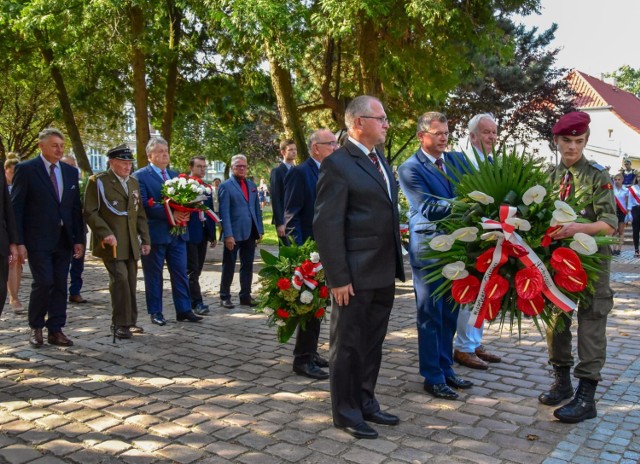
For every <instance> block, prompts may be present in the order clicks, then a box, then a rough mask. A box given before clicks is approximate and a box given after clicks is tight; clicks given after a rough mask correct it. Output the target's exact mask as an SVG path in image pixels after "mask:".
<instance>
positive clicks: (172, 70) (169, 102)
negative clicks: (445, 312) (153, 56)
mask: <svg viewBox="0 0 640 464" xmlns="http://www.w3.org/2000/svg"><path fill="white" fill-rule="evenodd" d="M167 10H168V11H169V18H170V21H169V53H170V54H171V55H170V56H171V58H170V59H169V62H168V69H167V88H166V89H165V94H164V113H163V115H162V128H161V131H162V136H163V137H164V138H165V140H166V141H167V143H168V144H169V145H171V133H172V129H173V120H174V117H175V112H176V91H177V88H178V63H179V61H178V60H179V58H180V53H179V46H180V39H181V38H182V18H183V14H182V11H181V10H180V9H179V8H177V7H176V4H175V1H174V0H167Z"/></svg>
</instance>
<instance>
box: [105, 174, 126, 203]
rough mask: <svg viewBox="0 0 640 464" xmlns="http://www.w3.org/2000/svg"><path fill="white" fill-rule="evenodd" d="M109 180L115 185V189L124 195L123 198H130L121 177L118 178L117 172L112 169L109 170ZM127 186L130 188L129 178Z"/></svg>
mask: <svg viewBox="0 0 640 464" xmlns="http://www.w3.org/2000/svg"><path fill="white" fill-rule="evenodd" d="M109 181H110V182H111V184H112V185H113V186H114V187H113V188H114V190H116V191H117V192H118V193H119V194H120V195H122V197H123V198H126V199H128V198H129V195H127V192H125V191H124V187H123V186H122V182H120V179H118V177H117V176H116V174H115V173H114V172H113V171H111V170H109ZM127 188H129V179H127Z"/></svg>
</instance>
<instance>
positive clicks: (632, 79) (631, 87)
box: [605, 64, 640, 96]
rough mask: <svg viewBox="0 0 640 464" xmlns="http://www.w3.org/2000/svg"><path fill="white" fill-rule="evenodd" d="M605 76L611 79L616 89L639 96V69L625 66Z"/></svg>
mask: <svg viewBox="0 0 640 464" xmlns="http://www.w3.org/2000/svg"><path fill="white" fill-rule="evenodd" d="M605 76H606V77H613V78H614V79H615V83H616V87H619V88H621V89H622V90H626V91H627V92H631V93H633V94H635V95H638V96H640V69H634V68H632V67H631V66H629V65H627V64H625V65H623V66H620V67H619V68H618V69H617V70H615V71H614V72H612V73H609V74H605Z"/></svg>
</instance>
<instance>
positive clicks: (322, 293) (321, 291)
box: [318, 285, 329, 298]
mask: <svg viewBox="0 0 640 464" xmlns="http://www.w3.org/2000/svg"><path fill="white" fill-rule="evenodd" d="M318 296H319V297H320V298H329V288H327V286H326V285H323V286H322V287H320V289H319V290H318Z"/></svg>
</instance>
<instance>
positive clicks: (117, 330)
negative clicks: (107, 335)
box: [112, 325, 133, 340]
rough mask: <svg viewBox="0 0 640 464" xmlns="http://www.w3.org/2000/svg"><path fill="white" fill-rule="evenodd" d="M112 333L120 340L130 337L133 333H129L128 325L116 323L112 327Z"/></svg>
mask: <svg viewBox="0 0 640 464" xmlns="http://www.w3.org/2000/svg"><path fill="white" fill-rule="evenodd" d="M112 330H113V331H114V332H113V335H114V336H115V337H116V338H117V339H120V340H123V339H126V338H131V337H133V335H132V334H131V330H129V327H126V326H123V325H117V326H115V327H113V328H112Z"/></svg>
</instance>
